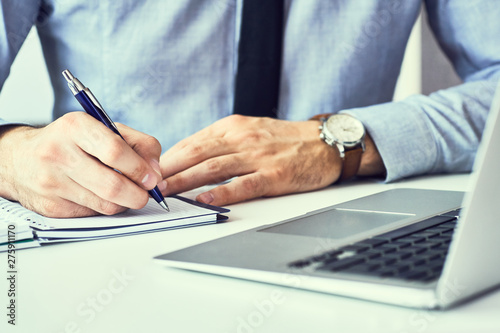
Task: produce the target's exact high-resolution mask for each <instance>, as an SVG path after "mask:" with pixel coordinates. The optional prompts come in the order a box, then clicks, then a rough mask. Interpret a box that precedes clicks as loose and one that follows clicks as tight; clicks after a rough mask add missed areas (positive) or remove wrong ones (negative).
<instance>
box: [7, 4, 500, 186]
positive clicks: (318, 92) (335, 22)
mask: <svg viewBox="0 0 500 333" xmlns="http://www.w3.org/2000/svg"><path fill="white" fill-rule="evenodd" d="M242 1H243V0H202V1H200V0H127V1H115V0H22V1H19V0H2V1H1V5H0V19H1V21H0V87H1V85H2V84H3V82H4V81H5V79H6V78H7V76H8V74H9V68H10V65H11V64H12V62H13V60H14V58H15V56H16V54H17V52H18V50H19V48H20V47H21V45H22V43H23V41H24V39H25V37H26V35H27V33H28V31H29V30H30V28H31V26H32V25H36V27H37V30H38V34H39V36H40V39H41V43H42V47H43V51H44V55H45V59H46V63H47V67H48V70H49V73H50V77H51V81H52V84H53V87H54V95H55V104H54V111H53V115H54V118H57V117H59V116H61V115H63V114H64V113H66V112H68V111H73V110H80V109H81V107H80V106H79V105H78V104H77V102H76V100H75V99H74V98H73V96H72V94H71V93H70V92H69V90H68V88H67V86H66V83H65V80H64V79H63V77H62V76H61V71H62V70H64V69H70V70H71V71H72V72H73V74H75V76H77V77H78V78H80V79H81V80H82V82H84V83H85V84H86V85H87V86H89V87H90V88H91V89H92V91H93V92H94V94H95V95H96V96H97V97H98V98H99V99H100V101H101V104H102V105H103V106H104V108H105V109H106V110H107V112H108V113H109V114H110V116H111V118H112V119H114V120H115V121H116V122H122V123H125V124H127V125H129V126H131V127H133V128H135V129H138V130H140V131H143V132H146V133H148V134H151V135H153V136H155V137H156V138H157V139H159V140H160V142H161V143H162V147H163V150H164V151H165V150H166V149H168V148H169V147H171V146H172V145H173V144H175V143H176V142H177V141H179V140H181V139H182V138H185V137H186V136H188V135H191V134H193V133H195V132H196V131H198V130H200V129H202V128H204V127H206V126H208V125H210V124H212V123H213V122H214V121H216V120H217V119H220V118H221V117H224V116H227V115H229V114H231V112H232V103H233V88H234V87H233V86H234V77H235V73H236V63H237V48H238V39H239V28H240V20H241V17H240V13H241V7H242ZM422 3H425V5H426V9H427V11H428V16H429V21H430V24H431V26H432V28H433V30H434V33H435V35H436V38H437V40H438V41H439V43H440V45H441V47H442V48H443V49H444V51H445V52H446V53H447V55H448V56H449V57H450V59H451V61H452V63H453V65H454V66H455V69H456V71H457V72H458V74H459V75H460V76H461V78H462V79H463V81H464V84H462V85H459V86H457V87H453V88H450V89H446V90H443V91H439V92H436V93H435V94H432V95H430V96H413V97H410V98H408V99H406V100H403V101H401V102H396V103H392V102H390V101H391V99H392V95H393V92H394V87H395V84H396V80H397V78H398V74H399V70H400V65H401V62H402V58H403V53H404V50H405V46H406V43H407V41H408V37H409V34H410V31H411V28H412V26H413V24H414V22H415V20H416V18H417V16H418V14H419V11H420V9H421V5H422ZM499 17H500V6H499V3H498V1H497V0H475V1H473V0H468V1H465V0H464V1H462V0H454V1H453V0H446V1H445V0H428V1H421V0H358V1H352V0H286V1H285V36H284V47H283V62H282V63H283V65H282V66H283V70H282V77H281V88H280V91H281V95H280V109H279V112H278V113H279V117H280V118H282V119H288V120H305V119H308V118H309V117H311V116H313V115H315V114H319V113H327V112H339V111H345V112H348V113H350V114H352V115H355V116H356V117H358V118H359V119H360V120H361V121H362V122H363V123H364V124H365V126H366V128H367V130H368V132H369V133H370V135H371V136H372V137H373V139H374V141H375V143H376V145H377V147H378V149H379V151H380V153H381V155H382V157H383V160H384V163H385V166H386V168H387V178H386V180H387V181H393V180H396V179H400V178H403V177H407V176H412V175H418V174H422V173H436V172H466V171H469V170H470V169H471V166H472V163H473V160H474V157H475V152H476V149H477V145H478V143H479V140H480V137H481V133H482V130H483V127H484V124H485V119H486V116H487V113H488V109H489V106H490V103H491V100H492V96H493V92H494V88H495V86H496V82H497V81H498V79H499V78H500V66H499V64H500V19H499ZM2 123H3V124H5V122H2V121H1V120H0V124H2Z"/></svg>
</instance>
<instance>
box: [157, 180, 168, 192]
mask: <svg viewBox="0 0 500 333" xmlns="http://www.w3.org/2000/svg"><path fill="white" fill-rule="evenodd" d="M167 186H168V184H167V181H166V180H162V181H161V182H159V183H158V189H159V190H160V192H163V191H165V190H166V189H167Z"/></svg>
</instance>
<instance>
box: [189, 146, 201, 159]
mask: <svg viewBox="0 0 500 333" xmlns="http://www.w3.org/2000/svg"><path fill="white" fill-rule="evenodd" d="M204 150H205V148H204V146H203V145H202V144H199V143H195V144H192V145H190V146H188V147H186V156H187V157H188V158H191V159H193V158H196V157H198V156H200V155H202V154H203V152H204Z"/></svg>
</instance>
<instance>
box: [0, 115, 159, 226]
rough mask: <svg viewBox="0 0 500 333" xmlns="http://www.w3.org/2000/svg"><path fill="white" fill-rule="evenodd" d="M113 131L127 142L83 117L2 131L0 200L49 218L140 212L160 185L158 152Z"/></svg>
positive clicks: (144, 140)
mask: <svg viewBox="0 0 500 333" xmlns="http://www.w3.org/2000/svg"><path fill="white" fill-rule="evenodd" d="M116 125H117V127H118V129H119V131H120V133H121V134H122V136H123V137H124V138H125V140H126V142H125V141H123V140H122V139H121V138H120V137H119V136H118V135H116V134H115V133H113V132H112V131H111V130H109V129H108V128H107V127H106V126H104V125H103V124H101V123H100V122H99V121H97V120H95V119H94V118H92V117H91V116H89V115H88V114H86V113H84V112H71V113H68V114H66V115H65V116H63V117H61V118H59V119H57V120H56V121H54V122H52V123H51V124H49V125H47V126H45V127H43V128H32V127H27V126H13V127H8V128H6V129H4V130H2V129H1V128H0V157H1V159H0V196H2V197H4V198H7V199H9V200H13V201H18V202H19V203H21V204H22V205H23V206H25V207H26V208H29V209H31V210H33V211H35V212H37V213H39V214H42V215H45V216H48V217H78V216H90V215H96V214H106V215H112V214H116V213H119V212H122V211H124V210H126V209H127V208H133V209H139V208H142V207H144V206H145V205H146V203H147V201H148V198H149V195H148V192H147V191H148V190H151V189H153V188H154V187H155V186H156V185H157V183H158V182H159V181H161V174H160V166H159V164H158V160H159V157H160V154H161V146H160V144H159V142H158V140H156V139H155V138H153V137H151V136H148V135H146V134H144V133H141V132H138V131H135V130H133V129H131V128H129V127H127V126H125V125H121V124H116ZM115 170H119V171H120V173H118V172H116V171H115Z"/></svg>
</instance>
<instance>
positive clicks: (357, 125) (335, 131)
mask: <svg viewBox="0 0 500 333" xmlns="http://www.w3.org/2000/svg"><path fill="white" fill-rule="evenodd" d="M325 125H326V126H327V129H328V131H329V132H330V133H331V134H332V135H333V136H334V138H335V139H336V141H339V142H341V143H349V142H353V143H357V142H359V140H361V139H362V138H363V136H364V134H365V129H364V127H363V124H361V122H360V121H359V120H357V119H356V118H353V117H351V116H348V115H344V114H339V115H335V116H332V117H330V118H329V119H328V121H327V122H326V124H325Z"/></svg>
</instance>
